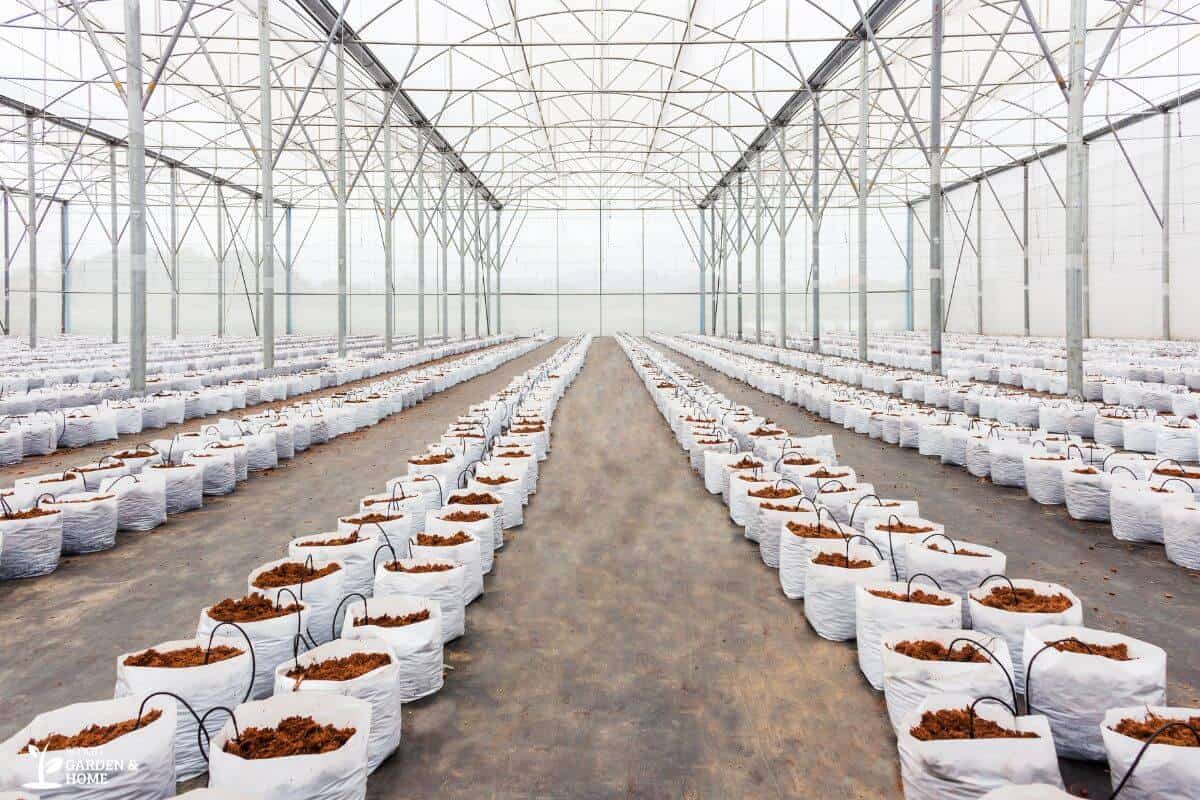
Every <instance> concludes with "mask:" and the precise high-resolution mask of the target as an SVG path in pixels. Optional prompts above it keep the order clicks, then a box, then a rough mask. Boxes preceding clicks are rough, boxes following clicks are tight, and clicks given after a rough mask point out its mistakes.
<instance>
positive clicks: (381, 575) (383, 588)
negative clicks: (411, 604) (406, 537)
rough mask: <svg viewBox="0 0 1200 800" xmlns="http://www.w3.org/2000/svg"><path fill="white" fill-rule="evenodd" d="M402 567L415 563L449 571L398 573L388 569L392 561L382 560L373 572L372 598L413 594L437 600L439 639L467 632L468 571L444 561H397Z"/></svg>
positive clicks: (403, 559) (452, 637) (456, 564)
mask: <svg viewBox="0 0 1200 800" xmlns="http://www.w3.org/2000/svg"><path fill="white" fill-rule="evenodd" d="M399 561H400V563H401V564H403V565H404V566H414V565H418V564H450V565H452V567H453V568H452V569H448V570H442V571H439V572H400V571H398V570H391V569H388V564H389V563H391V562H388V561H383V562H381V563H380V564H379V568H378V569H377V570H376V572H375V596H376V597H385V596H388V595H397V594H399V595H415V596H417V597H427V598H429V599H430V600H436V601H437V602H438V603H439V604H440V605H441V607H442V639H443V641H444V642H449V641H451V640H453V639H457V638H458V637H459V636H462V635H463V634H464V633H466V602H465V601H464V600H463V583H464V581H465V580H466V573H467V569H466V567H465V566H463V565H462V564H459V563H456V562H453V561H447V560H443V559H429V558H422V559H412V558H402V559H399Z"/></svg>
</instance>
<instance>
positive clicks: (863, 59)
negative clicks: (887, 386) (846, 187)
mask: <svg viewBox="0 0 1200 800" xmlns="http://www.w3.org/2000/svg"><path fill="white" fill-rule="evenodd" d="M867 47H868V42H867V40H866V39H863V43H862V54H861V55H860V57H859V59H858V358H859V360H860V361H866V360H867V355H868V346H869V345H868V342H867V326H868V324H869V322H868V318H867V192H868V187H867V181H868V180H869V178H868V177H867V166H868V159H867V148H868V147H869V146H870V137H869V136H868V132H869V131H868V127H867V126H868V125H869V124H870V119H871V116H870V115H871V105H870V97H869V95H868V91H867V89H868V83H867V58H868V53H869V51H868V49H867Z"/></svg>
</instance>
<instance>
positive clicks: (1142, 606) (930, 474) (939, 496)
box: [670, 351, 1200, 797]
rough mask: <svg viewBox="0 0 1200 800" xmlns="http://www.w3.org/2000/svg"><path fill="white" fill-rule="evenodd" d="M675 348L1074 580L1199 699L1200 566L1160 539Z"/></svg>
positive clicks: (926, 504)
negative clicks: (991, 477) (795, 402)
mask: <svg viewBox="0 0 1200 800" xmlns="http://www.w3.org/2000/svg"><path fill="white" fill-rule="evenodd" d="M670 355H671V357H672V358H673V359H675V360H676V361H677V362H678V363H680V364H681V365H682V366H683V367H684V368H685V369H687V370H689V371H690V372H692V374H693V375H695V376H696V377H698V378H700V379H701V380H704V381H706V382H707V383H709V384H710V385H712V386H713V387H714V388H716V389H717V390H718V391H720V392H723V393H725V394H726V395H727V396H729V397H730V398H732V399H734V400H736V401H738V402H742V403H746V404H748V405H750V406H751V407H752V408H754V410H755V411H756V412H757V413H759V414H763V415H765V416H768V417H771V418H773V419H774V420H775V421H776V422H777V423H778V424H780V425H782V426H784V427H785V428H787V429H788V430H789V431H791V432H793V433H797V434H799V435H802V436H809V435H817V434H832V435H833V438H834V444H835V445H836V447H837V450H838V454H839V457H840V460H841V461H842V463H845V464H849V465H851V466H853V467H854V468H855V470H856V471H857V472H858V474H859V475H860V476H861V477H862V479H863V480H865V481H868V482H870V483H873V484H874V485H875V489H876V491H877V492H879V493H880V494H881V495H884V496H889V497H900V498H915V499H916V500H918V501H920V504H921V515H922V516H924V517H926V518H927V519H932V520H934V521H936V522H942V523H944V524H945V525H946V527H947V530H948V532H950V533H951V534H952V535H954V536H955V537H959V538H962V539H966V540H968V541H972V542H977V543H979V544H985V545H991V546H993V547H997V548H999V549H1001V550H1003V551H1004V552H1005V553H1006V554H1007V555H1008V574H1009V575H1012V576H1014V577H1022V578H1035V579H1038V580H1045V581H1054V582H1055V583H1060V584H1063V585H1064V586H1068V587H1070V588H1071V590H1072V591H1074V592H1075V593H1076V594H1077V595H1078V596H1079V598H1080V599H1081V600H1082V601H1083V603H1084V624H1085V625H1088V626H1090V627H1093V628H1099V629H1102V630H1113V631H1117V632H1119V633H1123V634H1126V635H1128V636H1134V637H1137V638H1139V639H1144V640H1146V641H1149V642H1152V643H1154V644H1156V645H1158V646H1159V647H1162V648H1163V649H1164V650H1166V652H1167V683H1168V690H1167V698H1168V702H1169V704H1171V705H1186V706H1200V572H1196V571H1191V570H1186V569H1184V568H1182V567H1180V566H1177V565H1175V564H1172V563H1170V562H1169V561H1167V559H1166V557H1165V556H1164V554H1163V548H1162V546H1161V545H1134V544H1128V543H1125V542H1120V541H1118V540H1116V539H1114V538H1113V536H1112V529H1111V527H1110V526H1109V525H1108V524H1106V523H1089V522H1080V521H1077V520H1073V519H1071V517H1070V516H1069V515H1068V514H1067V512H1066V509H1065V507H1063V506H1040V505H1038V504H1037V503H1035V502H1033V501H1032V500H1030V499H1029V497H1028V495H1027V494H1026V493H1025V490H1023V489H1015V488H1010V487H1002V486H995V485H993V484H992V483H990V482H988V481H985V480H979V479H977V478H975V477H973V476H972V475H971V474H970V473H968V472H967V471H966V470H964V469H962V468H960V467H954V466H943V465H942V464H941V463H940V461H939V460H938V459H935V458H929V457H927V456H922V455H920V454H918V453H917V451H916V450H911V449H901V448H899V447H897V446H895V445H890V444H884V443H883V442H881V441H879V440H877V439H870V438H869V437H867V436H863V435H860V434H856V433H854V432H853V431H847V430H845V429H844V428H843V427H842V426H841V425H838V424H834V423H831V422H828V421H826V420H822V419H821V418H820V417H818V416H816V415H813V414H810V413H808V412H806V411H804V410H802V409H800V408H797V407H796V406H789V405H787V404H786V403H784V402H783V401H782V400H780V399H779V398H777V397H775V396H774V395H769V394H766V393H764V392H760V391H758V390H756V389H753V388H751V387H750V386H748V385H746V384H744V383H741V382H739V381H735V380H733V379H732V378H729V377H726V376H725V375H723V374H721V373H720V372H717V371H716V370H713V369H710V368H708V367H706V366H704V365H703V364H701V363H700V362H698V361H694V360H692V359H689V358H686V357H685V356H683V355H681V354H680V353H678V352H677V351H670ZM863 685H864V686H865V683H864V684H863ZM1062 766H1063V775H1064V778H1065V779H1066V780H1067V783H1068V786H1073V787H1076V788H1081V789H1087V790H1088V791H1089V794H1090V796H1092V797H1101V796H1107V795H1108V793H1109V792H1111V785H1110V784H1109V782H1108V781H1109V778H1108V773H1107V771H1106V770H1104V769H1103V768H1102V767H1101V766H1099V765H1090V764H1078V763H1072V762H1067V761H1064V762H1063V764H1062Z"/></svg>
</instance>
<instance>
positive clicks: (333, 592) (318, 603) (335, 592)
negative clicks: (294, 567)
mask: <svg viewBox="0 0 1200 800" xmlns="http://www.w3.org/2000/svg"><path fill="white" fill-rule="evenodd" d="M308 555H310V554H308V553H306V554H305V556H306V557H307V556H308ZM283 564H298V565H300V566H305V565H306V564H307V558H301V559H299V560H296V559H292V558H280V559H277V560H275V561H268V562H267V563H265V564H263V565H261V566H259V567H256V568H255V569H253V570H251V572H250V577H248V578H247V579H246V591H247V593H258V594H262V595H266V596H267V597H274V598H277V599H280V598H281V596H282V597H285V598H288V599H289V600H290V599H291V597H292V595H295V596H296V597H297V598H298V599H300V600H302V601H303V602H304V604H305V605H306V606H307V607H308V620H307V625H306V628H305V633H307V634H308V636H309V638H310V639H311V640H312V641H314V642H316V643H318V644H320V643H321V642H324V641H328V640H329V639H330V638H331V636H332V633H333V631H335V630H336V628H335V626H334V619H333V615H334V612H335V611H337V607H338V603H340V602H341V601H342V598H343V597H344V596H345V591H344V589H343V586H344V583H345V579H346V572H345V570H344V569H342V565H341V564H339V563H338V562H336V561H329V562H326V563H325V564H321V565H319V566H318V565H317V563H316V556H315V555H313V563H312V568H313V569H314V570H320V569H322V568H325V567H329V566H332V565H333V564H337V567H338V568H337V569H335V570H333V571H332V572H330V573H329V574H327V575H322V576H321V577H319V578H314V579H312V580H305V581H302V582H297V583H291V584H286V585H284V586H258V585H256V584H255V581H256V580H258V576H259V575H261V574H262V573H264V572H267V571H269V570H272V569H275V568H276V567H278V566H281V565H283ZM285 590H287V591H285ZM288 591H290V592H291V593H292V594H288Z"/></svg>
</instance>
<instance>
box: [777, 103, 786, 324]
mask: <svg viewBox="0 0 1200 800" xmlns="http://www.w3.org/2000/svg"><path fill="white" fill-rule="evenodd" d="M786 158H787V126H784V125H780V126H779V341H778V342H777V344H778V345H779V346H780V347H783V348H786V347H787V346H788V336H787V333H788V296H787V293H788V282H787V179H788V169H787V161H786V160H785V159H786Z"/></svg>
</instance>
